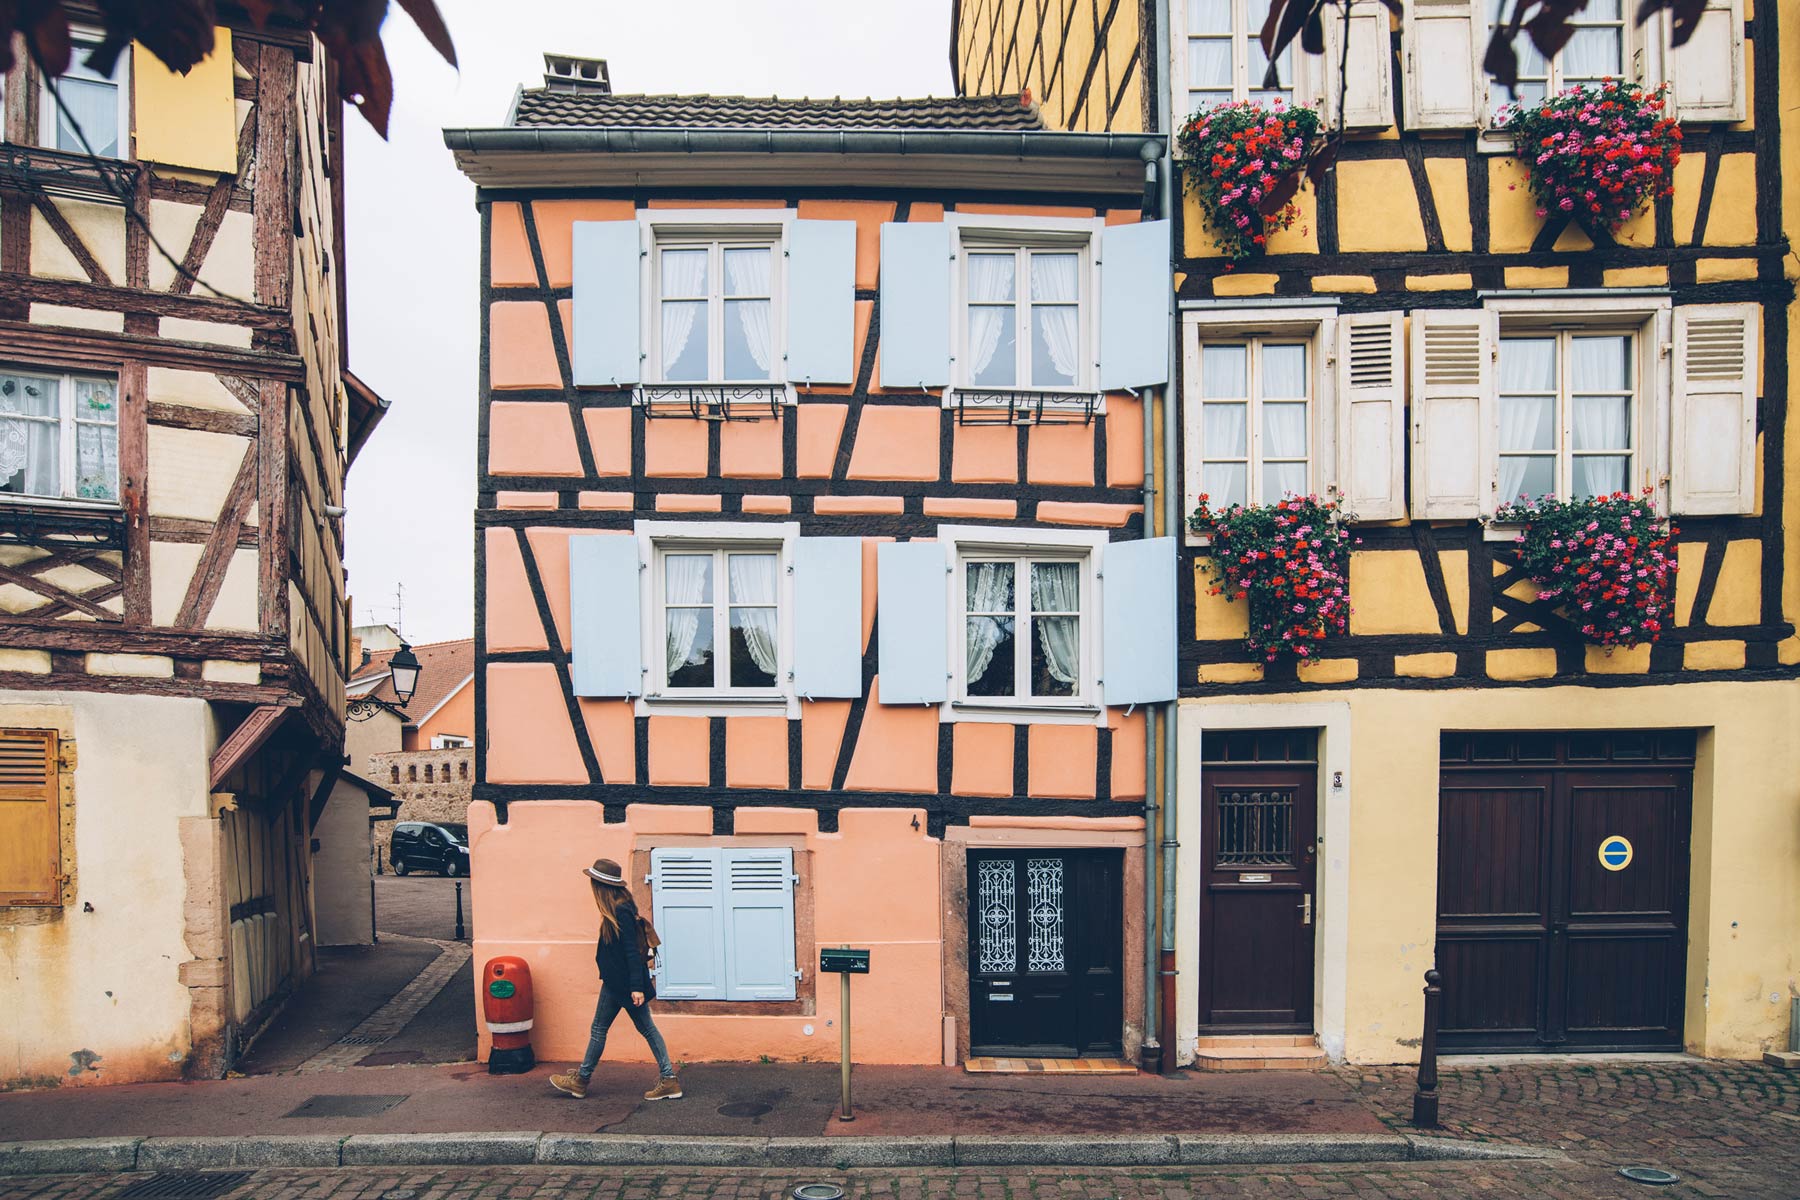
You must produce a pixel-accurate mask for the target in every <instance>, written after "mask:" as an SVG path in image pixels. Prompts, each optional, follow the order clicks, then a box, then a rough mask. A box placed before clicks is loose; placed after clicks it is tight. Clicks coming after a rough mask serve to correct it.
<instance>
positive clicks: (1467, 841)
mask: <svg viewBox="0 0 1800 1200" xmlns="http://www.w3.org/2000/svg"><path fill="white" fill-rule="evenodd" d="M1547 753H1548V752H1547ZM1557 757H1559V758H1560V757H1562V756H1561V755H1558V756H1557ZM1691 778H1692V776H1691V770H1690V769H1689V768H1686V767H1662V766H1657V765H1653V764H1648V763H1646V764H1641V765H1637V764H1634V765H1629V766H1628V765H1626V764H1624V763H1618V764H1609V763H1593V764H1577V763H1571V762H1567V761H1566V760H1565V761H1561V762H1551V763H1546V764H1544V765H1543V766H1542V767H1538V768H1526V767H1523V766H1522V765H1521V766H1520V767H1514V768H1498V767H1490V768H1479V767H1474V766H1469V767H1461V766H1447V767H1446V768H1445V770H1444V772H1443V778H1442V785H1441V788H1440V794H1439V826H1438V940H1437V966H1438V970H1439V971H1440V972H1442V974H1443V977H1444V1010H1443V1021H1442V1024H1441V1026H1440V1033H1439V1039H1440V1045H1442V1046H1443V1047H1444V1048H1445V1049H1453V1050H1470V1051H1473V1050H1489V1051H1494V1050H1646V1049H1656V1050H1668V1049H1679V1048H1680V1047H1681V1044H1682V1011H1683V1005H1684V990H1685V974H1686V966H1687V889H1688V837H1689V825H1690V812H1691V798H1690V793H1691ZM1612 839H1624V842H1625V843H1627V844H1628V845H1629V847H1630V857H1629V861H1628V862H1627V863H1625V865H1623V866H1619V867H1618V869H1611V870H1609V869H1608V866H1607V865H1606V864H1605V863H1603V862H1602V858H1601V849H1602V846H1603V845H1605V844H1607V843H1608V842H1609V841H1610V840H1612ZM1622 857H1623V856H1622V855H1621V854H1618V853H1615V854H1614V855H1613V865H1614V866H1618V864H1619V862H1620V860H1621V859H1622Z"/></svg>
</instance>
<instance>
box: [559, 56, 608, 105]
mask: <svg viewBox="0 0 1800 1200" xmlns="http://www.w3.org/2000/svg"><path fill="white" fill-rule="evenodd" d="M544 88H545V90H546V91H552V92H600V93H602V94H605V95H610V94H611V93H612V78H611V77H610V76H609V75H607V73H606V60H605V59H604V58H577V57H575V56H574V55H573V54H549V53H546V54H545V55H544Z"/></svg>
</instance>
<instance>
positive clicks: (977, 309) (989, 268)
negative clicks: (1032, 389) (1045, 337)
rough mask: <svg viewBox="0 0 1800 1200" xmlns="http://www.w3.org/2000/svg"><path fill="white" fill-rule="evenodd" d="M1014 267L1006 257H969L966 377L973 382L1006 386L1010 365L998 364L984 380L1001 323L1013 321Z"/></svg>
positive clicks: (1003, 325)
mask: <svg viewBox="0 0 1800 1200" xmlns="http://www.w3.org/2000/svg"><path fill="white" fill-rule="evenodd" d="M1015 271H1016V265H1015V263H1014V261H1013V256H1012V255H1010V254H971V255H970V256H969V378H970V379H971V380H974V381H975V382H977V383H991V384H1010V383H1012V382H1013V372H1012V370H1011V368H1010V364H1005V363H1002V364H1000V366H1001V369H1000V370H997V371H996V372H995V374H994V377H993V378H991V379H988V378H984V376H985V375H986V372H987V369H988V367H989V365H990V364H992V363H993V361H994V352H995V351H996V350H998V349H999V348H1000V338H1001V334H1002V333H1003V332H1005V323H1006V322H1007V321H1010V320H1012V319H1013V309H1012V299H1013V280H1014V274H1015Z"/></svg>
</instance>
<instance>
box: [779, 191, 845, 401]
mask: <svg viewBox="0 0 1800 1200" xmlns="http://www.w3.org/2000/svg"><path fill="white" fill-rule="evenodd" d="M787 343H788V348H787V378H788V382H790V383H796V384H805V383H854V382H856V364H855V363H854V362H852V361H851V360H852V359H853V358H854V357H855V345H856V222H855V221H795V222H794V223H793V225H792V226H790V227H789V229H788V251H787Z"/></svg>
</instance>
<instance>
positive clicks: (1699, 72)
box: [1646, 0, 1749, 121]
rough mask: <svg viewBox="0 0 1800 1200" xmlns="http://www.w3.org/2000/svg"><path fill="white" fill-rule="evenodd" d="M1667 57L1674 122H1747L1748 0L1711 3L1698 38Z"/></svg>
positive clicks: (1698, 28) (1692, 38) (1675, 48)
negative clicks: (1746, 15) (1745, 120)
mask: <svg viewBox="0 0 1800 1200" xmlns="http://www.w3.org/2000/svg"><path fill="white" fill-rule="evenodd" d="M1655 27H1656V28H1658V29H1660V28H1663V26H1662V25H1661V24H1660V23H1658V24H1656V26H1655ZM1646 33H1647V34H1648V31H1646ZM1652 36H1660V34H1657V35H1652ZM1667 53H1668V60H1667V61H1668V64H1669V71H1668V74H1669V86H1670V90H1671V93H1672V96H1673V99H1674V103H1675V117H1676V119H1678V120H1682V121H1742V120H1743V119H1744V115H1745V104H1746V97H1745V93H1746V92H1748V90H1749V89H1748V88H1746V87H1745V86H1744V0H1708V3H1707V5H1706V11H1705V12H1704V13H1702V14H1701V16H1700V24H1699V25H1698V26H1696V27H1695V29H1694V35H1693V36H1692V37H1690V38H1689V39H1688V41H1687V44H1686V45H1685V46H1675V47H1670V49H1669V50H1668V52H1667Z"/></svg>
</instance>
